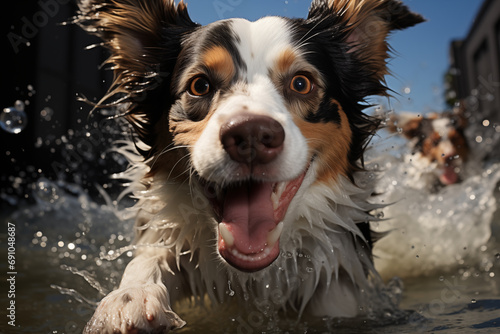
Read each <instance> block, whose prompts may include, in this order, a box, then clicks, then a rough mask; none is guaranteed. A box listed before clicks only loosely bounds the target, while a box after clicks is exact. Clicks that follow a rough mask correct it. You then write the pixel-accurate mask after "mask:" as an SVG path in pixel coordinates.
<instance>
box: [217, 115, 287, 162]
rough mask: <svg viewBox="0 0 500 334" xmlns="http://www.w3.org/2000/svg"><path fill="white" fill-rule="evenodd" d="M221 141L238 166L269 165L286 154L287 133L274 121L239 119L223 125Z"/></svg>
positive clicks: (250, 116)
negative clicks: (282, 154)
mask: <svg viewBox="0 0 500 334" xmlns="http://www.w3.org/2000/svg"><path fill="white" fill-rule="evenodd" d="M220 141H221V143H222V146H223V147H224V150H226V152H227V153H228V154H229V156H230V157H231V159H232V160H234V161H236V162H239V163H243V164H246V165H249V166H251V165H259V164H267V163H269V162H271V161H273V160H274V159H275V158H276V157H277V156H278V154H279V153H280V152H281V151H282V150H283V143H284V141H285V130H284V129H283V127H282V126H281V124H280V123H279V122H278V121H276V120H274V119H272V118H271V117H268V116H262V115H248V114H246V115H240V116H237V117H235V118H232V119H230V120H229V121H228V122H226V123H225V124H223V125H222V127H221V129H220Z"/></svg>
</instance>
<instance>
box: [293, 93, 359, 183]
mask: <svg viewBox="0 0 500 334" xmlns="http://www.w3.org/2000/svg"><path fill="white" fill-rule="evenodd" d="M332 102H333V103H335V104H337V105H338V106H339V110H338V113H339V115H340V119H341V122H340V124H337V123H334V122H328V123H323V122H320V123H310V122H307V121H306V120H304V119H302V118H300V117H295V118H294V122H295V124H296V125H297V126H298V128H299V129H300V131H301V132H302V135H303V136H304V137H305V138H306V140H307V144H308V146H309V150H310V152H311V155H316V161H318V162H319V166H318V169H317V171H316V172H317V179H316V182H321V183H327V182H329V181H330V180H336V179H337V178H338V176H339V175H343V176H346V177H347V176H348V173H349V150H350V145H351V136H352V131H351V127H350V126H349V120H348V118H347V115H346V114H345V113H344V111H343V110H342V108H341V106H340V104H339V103H338V102H337V101H335V100H332Z"/></svg>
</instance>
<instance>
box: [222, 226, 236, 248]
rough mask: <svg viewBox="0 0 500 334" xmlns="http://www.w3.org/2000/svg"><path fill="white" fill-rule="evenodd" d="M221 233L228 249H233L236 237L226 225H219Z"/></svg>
mask: <svg viewBox="0 0 500 334" xmlns="http://www.w3.org/2000/svg"><path fill="white" fill-rule="evenodd" d="M219 233H220V235H221V237H222V239H223V240H224V243H225V244H226V246H227V247H232V246H233V245H234V237H233V235H232V234H231V232H229V230H228V229H227V227H226V225H225V224H223V223H221V224H219Z"/></svg>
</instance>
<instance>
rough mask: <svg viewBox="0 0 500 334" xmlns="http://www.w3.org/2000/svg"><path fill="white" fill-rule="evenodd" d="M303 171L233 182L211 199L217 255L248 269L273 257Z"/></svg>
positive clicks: (261, 264) (242, 268) (256, 267)
mask: <svg viewBox="0 0 500 334" xmlns="http://www.w3.org/2000/svg"><path fill="white" fill-rule="evenodd" d="M306 172H307V169H306V171H304V172H303V173H302V174H301V175H299V176H298V177H297V178H296V179H293V180H291V181H287V182H260V181H259V182H257V181H246V182H243V183H238V184H233V185H230V186H228V187H227V188H225V189H224V190H223V194H222V196H219V198H218V199H217V201H213V205H214V211H215V212H216V213H217V215H218V216H219V242H218V249H219V254H220V255H221V256H222V257H223V258H224V259H225V260H226V261H227V262H228V263H229V264H231V265H232V266H234V267H236V268H238V269H240V270H242V271H249V272H251V271H257V270H261V269H264V268H265V267H267V266H269V265H270V264H271V263H272V262H273V261H274V260H276V258H277V257H278V256H279V253H280V248H279V239H280V236H281V232H282V230H283V219H284V217H285V214H286V212H287V210H288V207H289V205H290V202H291V201H292V200H293V198H294V197H295V194H296V193H297V191H298V189H299V188H300V186H301V184H302V181H303V180H304V176H305V174H306Z"/></svg>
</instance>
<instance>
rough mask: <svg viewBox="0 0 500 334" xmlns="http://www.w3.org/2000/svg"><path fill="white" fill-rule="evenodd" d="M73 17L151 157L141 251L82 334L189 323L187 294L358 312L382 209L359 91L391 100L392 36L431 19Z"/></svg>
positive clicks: (372, 274) (163, 7) (145, 162)
mask: <svg viewBox="0 0 500 334" xmlns="http://www.w3.org/2000/svg"><path fill="white" fill-rule="evenodd" d="M75 21H76V23H77V24H79V25H80V26H81V27H83V28H84V29H85V30H87V31H89V32H90V33H92V34H95V35H97V36H99V37H100V38H101V39H102V40H103V45H104V46H105V47H107V48H108V49H109V50H110V52H111V56H110V58H109V60H108V63H109V64H111V67H112V69H113V71H114V82H113V84H112V86H111V88H110V91H109V93H108V94H107V95H106V96H105V97H104V98H103V100H102V101H101V102H100V103H99V105H98V107H99V106H101V107H102V106H106V105H110V104H118V103H120V104H121V105H122V106H124V108H125V109H126V110H125V111H124V114H123V117H124V118H125V119H126V120H127V121H128V122H129V123H130V126H131V127H132V128H133V129H134V134H135V135H134V146H135V148H136V150H137V152H138V153H139V154H140V156H142V160H141V161H138V160H137V159H136V160H134V162H133V163H132V168H131V170H130V171H129V172H128V173H129V175H130V178H131V179H133V182H132V184H135V185H137V187H136V189H135V191H134V196H135V197H136V198H137V203H136V205H135V207H134V209H135V210H136V211H137V223H136V230H137V238H136V241H135V244H136V246H137V247H136V248H137V251H136V255H135V257H134V259H133V260H132V261H131V262H130V263H129V264H128V266H127V268H126V270H125V272H124V274H123V278H122V281H121V283H120V285H119V287H118V289H117V290H115V291H113V292H111V293H110V294H109V295H108V296H106V297H105V298H104V299H103V300H102V301H101V302H100V304H99V306H98V307H97V309H96V311H95V314H94V315H93V317H92V319H90V321H89V322H88V324H87V326H86V328H85V332H86V333H111V332H113V333H117V332H120V333H132V332H141V333H142V332H155V333H157V332H161V331H168V330H172V329H176V328H180V327H182V326H184V325H185V322H184V320H182V319H181V318H180V317H179V316H178V315H177V313H175V312H174V311H173V310H172V306H174V308H175V304H176V303H177V302H179V301H181V300H185V299H189V300H192V301H198V302H199V303H203V300H204V299H205V298H208V299H209V300H210V301H211V302H212V304H213V305H214V307H217V305H220V304H221V303H224V302H225V301H227V300H229V299H231V298H232V300H235V299H237V300H239V304H238V305H240V306H241V307H244V305H245V304H251V303H252V302H253V301H255V300H262V299H267V300H270V301H272V303H273V304H274V305H276V306H277V307H279V308H287V309H289V310H290V309H291V310H294V311H295V312H297V314H298V315H299V316H300V315H302V314H304V313H307V314H311V315H313V316H329V317H353V316H356V315H358V314H360V312H361V311H360V310H362V309H363V307H365V306H366V305H368V303H369V302H370V299H371V297H370V294H369V291H370V287H371V286H373V285H374V284H375V283H374V282H375V281H377V273H376V271H375V269H374V267H373V263H372V260H371V251H370V242H371V241H370V237H369V228H367V222H368V221H370V220H371V219H374V217H372V215H371V214H370V212H371V211H372V210H373V208H374V204H370V203H369V202H368V199H369V198H370V189H363V188H360V187H358V186H357V185H356V184H355V175H356V174H357V173H358V172H362V171H363V152H364V150H365V148H366V146H367V143H368V141H369V140H370V138H371V137H372V135H373V134H374V133H375V131H376V130H377V129H378V127H379V124H380V121H379V120H378V119H376V118H375V117H371V116H368V115H366V114H365V113H364V112H363V110H364V109H365V108H366V107H367V106H368V104H367V102H366V101H365V100H366V98H367V97H368V96H371V95H387V94H388V93H387V87H386V86H385V84H384V82H385V81H384V76H385V75H386V74H387V73H388V70H387V66H386V61H387V58H388V50H389V46H388V43H387V36H388V34H389V33H390V32H391V31H393V30H400V29H404V28H407V27H410V26H413V25H415V24H417V23H420V22H422V21H423V18H422V17H421V16H420V15H418V14H415V13H413V12H411V11H410V10H409V9H408V7H406V6H405V5H404V4H402V3H401V2H400V1H396V0H314V1H313V2H312V4H311V7H310V10H309V13H308V16H307V18H305V19H290V18H283V17H264V18H262V19H260V20H258V21H255V22H249V21H247V20H244V19H229V20H223V21H218V22H215V23H212V24H209V25H206V26H200V25H199V24H196V23H195V22H193V21H192V20H191V19H190V17H189V15H188V12H187V6H186V4H185V3H183V2H182V1H181V2H180V3H178V4H177V5H176V4H174V1H172V0H109V1H105V0H82V1H80V2H79V15H78V16H77V18H76V19H75ZM113 99H114V101H113V102H111V103H110V102H107V101H109V100H113ZM228 284H230V290H231V291H233V294H228V293H226V292H227V290H228Z"/></svg>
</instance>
